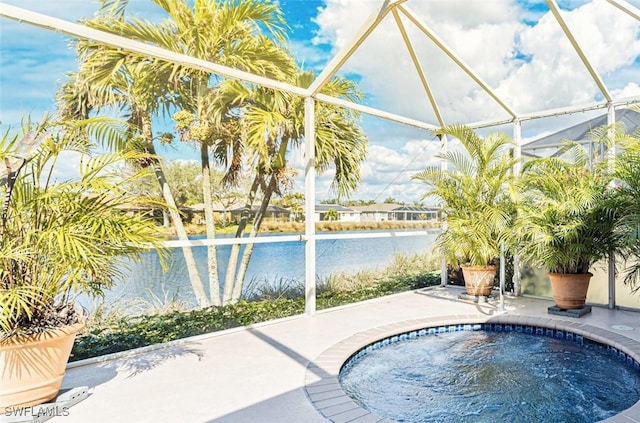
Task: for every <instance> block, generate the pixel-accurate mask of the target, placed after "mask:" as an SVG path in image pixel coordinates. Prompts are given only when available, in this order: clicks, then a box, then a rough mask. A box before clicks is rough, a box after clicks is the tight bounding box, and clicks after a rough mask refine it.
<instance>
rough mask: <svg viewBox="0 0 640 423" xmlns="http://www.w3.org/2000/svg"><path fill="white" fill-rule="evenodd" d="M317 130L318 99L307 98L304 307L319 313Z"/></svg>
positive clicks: (305, 108)
mask: <svg viewBox="0 0 640 423" xmlns="http://www.w3.org/2000/svg"><path fill="white" fill-rule="evenodd" d="M315 144H316V134H315V101H314V99H313V97H306V98H305V99H304V158H305V169H304V214H305V219H304V234H305V238H304V239H305V244H304V257H305V260H304V292H305V303H304V304H305V306H304V310H305V312H306V313H307V315H309V316H313V315H315V314H316V206H315V204H316V159H315V155H316V148H315Z"/></svg>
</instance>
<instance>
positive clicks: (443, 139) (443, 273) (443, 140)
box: [440, 134, 449, 287]
mask: <svg viewBox="0 0 640 423" xmlns="http://www.w3.org/2000/svg"><path fill="white" fill-rule="evenodd" d="M447 148H448V142H447V136H446V135H444V134H443V135H440V155H441V156H442V158H441V159H440V169H441V170H443V171H445V170H447V160H446V159H445V155H446V154H447ZM442 218H443V219H444V220H443V221H442V227H441V230H442V231H446V230H447V216H446V215H445V214H443V215H442ZM441 253H442V260H441V262H440V266H441V268H440V269H441V270H440V286H441V287H445V286H447V284H448V283H449V269H448V268H447V255H446V253H445V251H444V247H443V248H442V251H441Z"/></svg>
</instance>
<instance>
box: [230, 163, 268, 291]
mask: <svg viewBox="0 0 640 423" xmlns="http://www.w3.org/2000/svg"><path fill="white" fill-rule="evenodd" d="M276 183H277V178H276V176H275V175H273V174H272V175H271V179H270V180H269V184H268V185H267V187H266V189H265V190H264V195H263V196H262V202H261V203H260V209H259V210H258V213H257V214H256V217H255V219H254V221H253V226H252V227H251V232H250V234H249V236H250V237H254V236H257V235H258V232H259V231H260V225H261V224H262V220H263V219H264V216H265V214H266V212H267V207H269V202H270V201H271V196H272V195H273V192H274V191H275V189H276ZM253 247H254V244H247V246H246V247H245V249H244V252H243V253H242V260H240V267H239V268H238V273H237V275H236V279H235V282H234V284H233V292H232V293H231V302H236V301H238V300H239V299H240V295H241V294H242V287H243V285H244V278H245V275H246V274H247V268H248V267H249V261H251V254H253Z"/></svg>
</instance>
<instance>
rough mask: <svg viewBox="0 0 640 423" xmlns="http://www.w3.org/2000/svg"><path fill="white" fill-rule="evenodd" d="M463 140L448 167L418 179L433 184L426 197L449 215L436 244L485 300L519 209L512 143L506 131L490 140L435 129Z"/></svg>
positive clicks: (457, 129) (466, 131)
mask: <svg viewBox="0 0 640 423" xmlns="http://www.w3.org/2000/svg"><path fill="white" fill-rule="evenodd" d="M436 135H440V136H442V135H449V136H452V137H454V138H456V139H458V140H459V141H460V143H461V144H462V147H463V150H462V151H460V150H455V149H451V150H449V151H447V152H446V153H445V154H443V155H440V156H439V157H440V158H443V159H445V160H446V161H447V164H448V166H449V167H448V168H447V169H441V168H440V166H431V167H429V168H427V169H425V170H423V171H422V172H419V173H418V174H416V175H414V176H413V179H415V180H418V181H422V182H424V183H425V184H427V185H428V189H427V193H426V195H425V198H429V197H432V198H435V199H437V200H439V201H441V203H442V206H443V212H444V214H445V216H446V223H447V225H446V226H445V228H444V230H443V231H442V232H441V233H440V235H438V239H437V245H438V246H439V247H440V248H441V249H442V250H443V251H444V253H445V257H446V258H447V261H448V263H449V264H451V265H452V266H453V267H455V268H459V267H462V271H463V274H464V278H465V285H466V287H467V293H468V294H470V295H479V296H486V295H489V294H490V293H491V287H492V285H493V280H494V277H495V272H496V268H495V260H496V259H497V257H498V256H499V255H500V245H501V241H502V240H503V239H504V238H505V236H506V234H507V229H508V228H509V226H510V224H511V222H512V220H513V217H514V215H515V207H514V203H513V201H512V197H511V195H510V194H511V193H510V191H509V190H510V186H511V180H512V175H513V173H512V168H513V166H514V164H515V163H516V162H517V161H516V160H515V159H514V158H512V157H511V155H510V149H511V147H512V146H513V142H512V141H511V140H510V139H509V138H508V137H507V136H506V135H505V134H502V133H494V134H490V135H488V136H487V137H485V138H482V137H480V136H479V135H477V134H476V133H475V132H474V131H473V130H472V129H471V128H469V127H467V126H464V125H450V126H447V127H444V128H442V129H440V130H438V131H436Z"/></svg>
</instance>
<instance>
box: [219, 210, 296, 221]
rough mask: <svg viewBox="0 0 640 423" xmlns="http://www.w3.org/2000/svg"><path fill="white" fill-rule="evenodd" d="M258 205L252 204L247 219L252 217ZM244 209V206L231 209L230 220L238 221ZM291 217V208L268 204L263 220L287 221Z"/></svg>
mask: <svg viewBox="0 0 640 423" xmlns="http://www.w3.org/2000/svg"><path fill="white" fill-rule="evenodd" d="M258 210H259V207H258V206H254V207H252V208H251V210H250V211H249V219H253V218H254V217H255V216H256V213H258ZM243 211H244V207H238V208H235V209H232V210H231V211H230V212H231V221H232V222H234V223H238V222H240V220H241V219H242V212H243ZM290 217H291V210H289V209H285V208H284V207H280V206H268V207H267V210H266V212H265V215H264V219H265V220H271V221H273V222H288V221H289V220H290Z"/></svg>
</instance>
